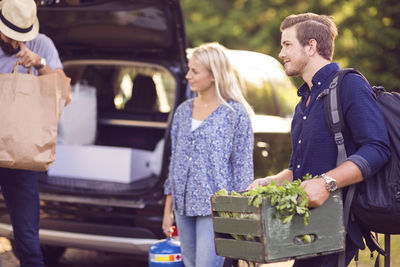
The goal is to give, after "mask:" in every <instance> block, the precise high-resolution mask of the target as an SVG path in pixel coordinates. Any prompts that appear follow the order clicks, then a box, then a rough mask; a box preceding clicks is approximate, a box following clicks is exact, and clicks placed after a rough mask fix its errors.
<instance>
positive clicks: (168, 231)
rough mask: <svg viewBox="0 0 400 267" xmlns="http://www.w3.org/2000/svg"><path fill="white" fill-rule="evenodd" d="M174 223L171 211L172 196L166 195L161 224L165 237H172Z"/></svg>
mask: <svg viewBox="0 0 400 267" xmlns="http://www.w3.org/2000/svg"><path fill="white" fill-rule="evenodd" d="M174 221H175V219H174V212H173V211H172V196H171V195H167V197H166V198H165V207H164V216H163V223H162V229H163V232H164V234H165V235H166V236H167V237H171V235H172V232H173V228H172V226H173V225H174Z"/></svg>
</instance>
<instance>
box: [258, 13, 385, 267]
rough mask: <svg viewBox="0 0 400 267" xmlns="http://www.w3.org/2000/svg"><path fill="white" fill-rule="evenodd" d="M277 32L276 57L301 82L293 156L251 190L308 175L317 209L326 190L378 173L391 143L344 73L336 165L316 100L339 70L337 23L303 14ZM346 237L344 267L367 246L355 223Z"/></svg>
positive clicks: (366, 89) (367, 90)
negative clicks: (342, 157)
mask: <svg viewBox="0 0 400 267" xmlns="http://www.w3.org/2000/svg"><path fill="white" fill-rule="evenodd" d="M281 32H282V38H281V45H282V49H281V52H280V54H279V57H280V58H282V59H283V62H284V65H285V70H286V74H287V75H289V76H301V77H302V78H303V80H304V84H303V85H302V86H301V87H300V88H299V89H298V95H299V96H300V97H301V99H300V102H299V103H298V105H297V106H296V110H295V114H294V117H293V121H292V128H291V136H292V156H291V159H290V164H289V168H288V169H286V170H283V171H282V172H280V173H278V174H276V175H274V176H269V177H265V178H261V179H257V180H255V181H254V182H253V183H252V184H251V186H250V188H253V187H255V186H256V185H257V184H259V185H266V184H268V183H270V182H271V181H272V180H277V182H278V184H282V183H283V182H284V181H285V180H288V181H293V180H294V179H302V177H303V176H304V175H305V174H307V173H310V174H311V175H313V176H320V177H319V178H317V179H312V180H307V181H303V182H302V186H303V187H304V189H305V191H306V192H307V195H308V197H309V206H310V207H318V206H321V205H322V204H323V203H324V202H325V201H326V200H327V199H328V197H329V194H330V192H332V191H335V190H337V189H339V188H346V187H347V186H349V185H351V184H355V183H359V182H361V181H363V180H364V179H369V178H370V177H371V176H372V175H373V174H374V173H375V172H376V171H377V170H379V168H380V167H382V166H383V165H384V164H385V163H386V162H387V161H388V159H389V156H390V150H389V139H388V135H387V130H386V127H385V123H384V118H383V116H382V114H381V112H380V109H379V107H378V105H377V103H376V101H375V99H374V95H373V91H372V89H371V87H370V86H369V85H368V83H366V82H365V81H364V80H363V78H362V77H361V76H359V75H356V74H348V75H346V76H345V77H344V79H343V82H342V86H341V92H340V93H341V94H340V101H341V103H342V110H343V114H344V122H345V129H344V131H343V136H344V140H345V148H346V152H347V155H348V158H347V160H346V161H345V162H344V163H343V164H341V165H339V166H336V159H337V146H336V143H335V142H334V138H333V136H332V134H331V133H330V131H329V129H328V126H327V123H326V121H325V113H324V108H323V102H324V101H323V99H321V100H319V99H317V96H318V95H319V94H320V93H321V92H322V91H323V90H324V89H326V88H328V86H329V83H330V82H331V80H332V78H333V76H334V75H335V73H336V72H337V71H338V70H339V69H340V67H339V65H338V64H337V63H331V62H332V57H333V49H334V40H335V38H336V36H337V28H336V25H335V24H334V22H333V21H332V19H331V18H330V17H328V16H325V15H317V14H313V13H305V14H299V15H291V16H288V17H287V18H285V20H284V21H283V22H282V24H281ZM345 191H346V190H345ZM347 233H348V235H347V238H346V265H348V264H349V263H350V262H351V260H352V258H353V257H354V255H355V253H356V251H357V249H358V248H361V249H364V248H365V246H364V243H363V240H362V234H361V231H360V230H359V228H358V226H357V224H356V222H354V221H352V220H350V221H349V225H348V228H347ZM337 263H338V254H331V255H326V256H319V257H314V258H310V259H304V260H296V261H295V264H294V265H293V266H296V267H298V266H307V267H310V266H337Z"/></svg>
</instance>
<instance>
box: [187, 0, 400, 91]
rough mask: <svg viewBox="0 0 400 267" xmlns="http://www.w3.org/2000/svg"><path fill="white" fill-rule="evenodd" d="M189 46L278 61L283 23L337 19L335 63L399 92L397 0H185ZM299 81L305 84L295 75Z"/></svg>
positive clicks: (399, 37) (399, 39) (399, 34)
mask: <svg viewBox="0 0 400 267" xmlns="http://www.w3.org/2000/svg"><path fill="white" fill-rule="evenodd" d="M181 3H182V7H183V10H184V14H185V22H186V32H187V37H188V47H195V46H197V45H199V44H201V43H203V42H209V41H218V42H220V43H221V44H223V45H225V46H226V47H228V48H231V49H243V50H252V51H257V52H262V53H265V54H269V55H271V56H273V57H275V58H277V59H278V54H279V51H280V36H281V33H280V30H279V26H280V23H281V21H282V20H283V19H284V18H285V17H286V16H288V15H290V14H293V13H303V12H314V13H318V14H325V15H330V16H333V17H334V21H335V22H336V24H337V26H338V30H339V36H338V38H337V39H336V43H335V45H336V48H335V54H334V59H333V60H334V61H336V62H339V63H340V64H341V66H342V67H354V68H357V69H359V70H360V71H361V72H362V73H363V74H364V75H365V76H366V77H367V78H368V80H369V81H370V83H371V84H373V85H383V86H385V87H386V89H387V90H396V91H400V67H399V65H398V64H400V49H399V44H400V19H399V18H400V1H398V0H307V1H304V0H286V1H285V0H217V1H215V0H201V1H194V0H181ZM295 82H296V83H297V85H300V84H301V83H302V81H301V79H296V80H295Z"/></svg>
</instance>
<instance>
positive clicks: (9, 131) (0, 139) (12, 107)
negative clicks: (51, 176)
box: [0, 65, 71, 171]
mask: <svg viewBox="0 0 400 267" xmlns="http://www.w3.org/2000/svg"><path fill="white" fill-rule="evenodd" d="M17 70H18V66H17V65H16V66H15V67H14V71H13V73H9V74H0V167H5V168H13V169H24V170H35V171H45V170H47V169H48V168H49V166H50V165H51V164H52V163H53V162H54V160H55V152H56V141H57V125H58V120H59V118H60V116H61V113H62V111H63V108H64V106H65V105H66V103H68V101H69V100H70V99H69V97H70V88H71V87H70V78H68V77H66V76H65V75H64V74H63V73H59V72H53V73H51V74H46V75H41V76H35V75H33V74H32V71H31V70H30V73H29V74H24V73H17Z"/></svg>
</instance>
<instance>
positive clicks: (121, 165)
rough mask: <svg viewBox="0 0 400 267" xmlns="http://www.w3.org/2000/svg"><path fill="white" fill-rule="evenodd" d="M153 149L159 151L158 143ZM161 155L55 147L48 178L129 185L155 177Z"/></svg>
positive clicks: (68, 146) (160, 145)
mask: <svg viewBox="0 0 400 267" xmlns="http://www.w3.org/2000/svg"><path fill="white" fill-rule="evenodd" d="M160 143H161V142H160ZM162 143H163V142H162ZM157 147H158V148H161V147H162V144H159V145H158V146H157ZM161 151H162V150H161ZM161 155H162V153H160V151H159V149H157V148H156V150H154V151H146V150H139V149H131V148H123V147H111V146H94V145H93V146H92V145H88V146H78V145H62V144H57V151H56V161H55V162H54V164H53V165H52V166H50V168H49V170H48V175H49V176H58V177H68V178H78V179H89V180H98V181H109V182H118V183H130V182H133V181H136V180H139V179H142V178H145V177H148V176H150V175H152V174H156V175H158V174H159V172H160V169H161V161H160V160H159V157H160V156H161Z"/></svg>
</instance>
